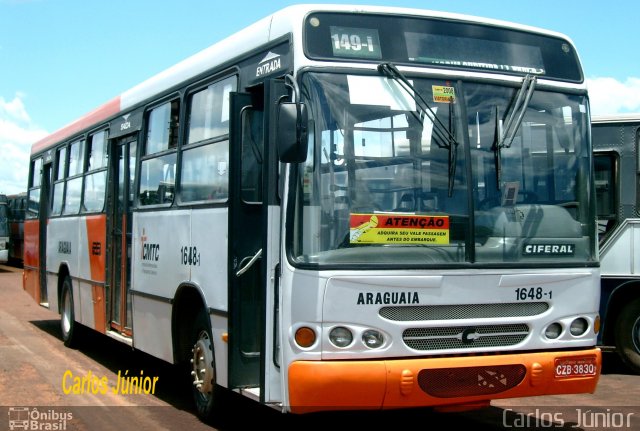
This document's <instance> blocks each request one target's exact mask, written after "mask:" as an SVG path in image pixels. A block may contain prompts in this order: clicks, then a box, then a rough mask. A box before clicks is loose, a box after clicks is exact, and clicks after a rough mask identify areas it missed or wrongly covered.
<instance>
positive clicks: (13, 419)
mask: <svg viewBox="0 0 640 431" xmlns="http://www.w3.org/2000/svg"><path fill="white" fill-rule="evenodd" d="M72 419H73V413H71V412H59V411H56V410H54V409H47V410H45V411H40V410H38V409H37V408H36V407H33V408H30V407H9V429H10V430H66V429H67V425H68V424H67V422H68V421H71V420H72Z"/></svg>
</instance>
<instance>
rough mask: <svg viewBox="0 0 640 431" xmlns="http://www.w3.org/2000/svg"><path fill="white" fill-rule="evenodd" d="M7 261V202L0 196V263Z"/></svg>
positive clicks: (5, 198) (3, 196)
mask: <svg viewBox="0 0 640 431" xmlns="http://www.w3.org/2000/svg"><path fill="white" fill-rule="evenodd" d="M8 261H9V200H8V199H7V196H6V195H2V194H0V263H7V262H8Z"/></svg>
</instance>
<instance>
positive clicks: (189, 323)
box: [171, 283, 208, 364]
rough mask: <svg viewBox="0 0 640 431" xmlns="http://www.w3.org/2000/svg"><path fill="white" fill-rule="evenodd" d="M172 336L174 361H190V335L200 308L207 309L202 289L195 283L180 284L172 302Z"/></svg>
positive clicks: (177, 362) (178, 362)
mask: <svg viewBox="0 0 640 431" xmlns="http://www.w3.org/2000/svg"><path fill="white" fill-rule="evenodd" d="M172 304H173V305H172V310H171V338H172V340H173V362H174V363H176V364H180V363H184V362H185V361H188V360H189V358H190V355H191V347H192V346H191V345H190V335H191V329H192V327H193V325H194V323H195V321H196V318H197V315H198V312H199V311H200V310H207V312H208V308H207V301H206V299H205V298H204V295H203V293H202V290H201V289H200V288H199V287H198V286H197V285H195V284H193V283H182V284H180V286H178V289H177V290H176V293H175V296H174V298H173V302H172Z"/></svg>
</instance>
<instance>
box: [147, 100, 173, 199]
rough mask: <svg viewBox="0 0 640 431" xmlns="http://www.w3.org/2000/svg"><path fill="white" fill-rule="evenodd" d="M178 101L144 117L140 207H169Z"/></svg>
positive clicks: (171, 193)
mask: <svg viewBox="0 0 640 431" xmlns="http://www.w3.org/2000/svg"><path fill="white" fill-rule="evenodd" d="M179 105H180V103H179V101H178V100H174V101H171V102H167V103H164V104H162V105H160V106H157V107H155V108H153V109H152V110H151V111H149V112H148V113H147V134H146V141H145V147H144V156H143V157H144V159H143V160H142V163H141V165H140V188H139V190H138V198H139V200H140V205H163V204H171V203H173V198H174V195H175V178H176V160H177V152H176V149H177V146H178V126H179V122H180V119H179Z"/></svg>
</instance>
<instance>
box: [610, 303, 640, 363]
mask: <svg viewBox="0 0 640 431" xmlns="http://www.w3.org/2000/svg"><path fill="white" fill-rule="evenodd" d="M615 340H616V350H617V351H618V354H619V355H620V358H621V359H622V362H624V364H625V365H626V366H627V367H629V368H630V369H631V370H632V371H633V372H634V373H636V374H640V298H635V299H633V300H632V301H630V302H629V303H628V304H626V305H625V306H624V307H623V308H622V310H621V312H620V314H619V315H618V319H617V320H616V326H615Z"/></svg>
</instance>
